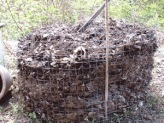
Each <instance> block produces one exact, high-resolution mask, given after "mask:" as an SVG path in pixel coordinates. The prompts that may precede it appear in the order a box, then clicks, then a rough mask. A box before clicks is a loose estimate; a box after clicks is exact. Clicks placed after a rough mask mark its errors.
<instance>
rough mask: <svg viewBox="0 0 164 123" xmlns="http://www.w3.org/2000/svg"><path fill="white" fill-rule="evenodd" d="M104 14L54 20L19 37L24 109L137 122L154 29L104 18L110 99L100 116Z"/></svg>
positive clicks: (65, 118)
mask: <svg viewBox="0 0 164 123" xmlns="http://www.w3.org/2000/svg"><path fill="white" fill-rule="evenodd" d="M104 22H105V20H104V19H100V18H98V19H95V21H94V22H93V23H92V24H91V25H90V26H89V27H88V28H87V29H86V30H85V31H84V32H77V30H78V29H79V28H80V27H81V26H82V24H79V25H66V24H60V25H58V24H56V25H52V26H47V27H43V28H41V29H40V30H37V31H35V32H32V33H31V34H29V35H28V36H26V37H25V38H24V39H21V40H20V43H19V49H18V53H17V56H18V68H19V79H18V81H19V86H20V92H21V95H22V97H23V99H24V105H25V108H24V109H25V111H27V112H35V113H36V114H37V116H38V117H39V118H41V119H42V120H44V121H46V122H48V121H52V122H54V123H85V122H86V123H88V122H94V123H103V122H104V123H109V122H110V123H117V122H118V123H120V122H121V123H133V122H135V123H138V122H139V123H142V122H146V121H145V118H144V116H145V112H144V109H143V108H142V107H143V105H144V101H145V98H146V96H147V95H146V89H147V85H148V84H149V82H150V80H151V71H152V69H153V58H152V57H153V55H154V52H155V50H156V48H157V45H156V38H155V33H154V31H152V30H149V29H147V28H145V27H141V26H139V25H134V24H126V23H125V22H123V21H115V20H112V19H110V20H109V28H110V29H109V32H108V33H109V34H110V47H109V91H108V92H109V97H108V98H109V100H108V103H107V108H108V119H105V105H104V96H105V68H106V66H105V62H106V61H105V58H106V56H105V55H106V42H105V39H106V37H105V24H104Z"/></svg>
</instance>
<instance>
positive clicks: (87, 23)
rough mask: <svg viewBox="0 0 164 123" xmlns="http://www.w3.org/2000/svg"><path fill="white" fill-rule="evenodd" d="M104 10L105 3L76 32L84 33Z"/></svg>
mask: <svg viewBox="0 0 164 123" xmlns="http://www.w3.org/2000/svg"><path fill="white" fill-rule="evenodd" d="M108 1H110V0H108ZM104 8H105V2H104V3H103V4H102V5H101V6H100V7H99V8H98V10H97V11H96V12H95V13H94V14H93V15H92V16H91V18H90V19H89V20H88V21H87V22H86V23H85V24H84V25H83V26H82V27H81V28H80V29H79V30H78V32H84V31H85V30H86V28H87V27H88V26H89V25H90V24H91V23H92V22H93V20H94V19H95V18H96V17H97V16H98V15H99V14H100V13H101V11H102V10H103V9H104Z"/></svg>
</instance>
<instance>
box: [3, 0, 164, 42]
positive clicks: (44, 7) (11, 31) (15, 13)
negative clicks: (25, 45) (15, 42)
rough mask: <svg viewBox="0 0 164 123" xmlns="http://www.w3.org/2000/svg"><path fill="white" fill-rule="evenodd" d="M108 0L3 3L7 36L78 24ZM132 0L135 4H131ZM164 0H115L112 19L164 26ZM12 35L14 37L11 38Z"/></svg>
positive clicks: (5, 34)
mask: <svg viewBox="0 0 164 123" xmlns="http://www.w3.org/2000/svg"><path fill="white" fill-rule="evenodd" d="M103 1H104V0H1V1H0V6H1V7H0V22H1V23H6V24H7V25H8V26H7V28H5V29H3V32H4V33H3V34H4V37H5V38H6V39H7V38H12V39H18V38H19V37H20V36H21V35H25V34H27V33H29V32H30V30H31V29H32V28H37V27H40V26H42V25H43V24H49V23H60V22H64V23H74V22H77V21H78V20H83V19H84V18H87V17H89V16H91V14H92V13H93V12H94V11H95V10H96V9H97V8H98V7H99V6H100V5H101V4H102V2H103ZM130 1H131V2H130ZM163 6H164V0H156V1H155V2H154V0H111V3H110V10H109V13H110V16H111V17H112V18H115V19H125V20H127V21H134V22H137V23H144V24H146V25H148V26H158V27H164V8H163ZM9 35H10V37H9Z"/></svg>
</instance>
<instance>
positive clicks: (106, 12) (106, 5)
mask: <svg viewBox="0 0 164 123" xmlns="http://www.w3.org/2000/svg"><path fill="white" fill-rule="evenodd" d="M108 2H109V1H108V0H105V29H106V31H105V33H106V80H105V118H106V120H107V119H108V105H107V104H108V85H109V29H108V7H109V6H108Z"/></svg>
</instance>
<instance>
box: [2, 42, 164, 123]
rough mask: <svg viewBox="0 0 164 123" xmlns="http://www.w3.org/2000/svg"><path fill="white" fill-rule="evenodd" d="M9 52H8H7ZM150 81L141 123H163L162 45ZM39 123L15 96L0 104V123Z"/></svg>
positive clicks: (12, 66) (10, 58)
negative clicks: (149, 108) (147, 113)
mask: <svg viewBox="0 0 164 123" xmlns="http://www.w3.org/2000/svg"><path fill="white" fill-rule="evenodd" d="M7 46H8V48H7V49H8V52H7V55H6V61H7V68H8V69H9V71H10V72H11V74H12V75H13V78H14V79H13V86H12V93H14V95H17V92H18V91H19V88H18V87H17V81H16V78H17V77H16V75H17V69H16V68H17V67H16V58H15V53H14V49H13V50H12V48H11V47H12V46H10V45H7ZM9 50H10V51H9ZM152 77H153V79H152V81H151V84H150V86H149V88H150V92H149V93H150V98H149V99H148V101H147V103H146V104H147V106H146V107H151V108H152V109H153V110H151V111H150V112H151V113H150V114H151V115H148V116H146V118H147V119H149V120H148V121H146V122H141V123H164V44H160V45H159V48H158V50H157V51H156V53H155V55H154V69H153V71H152ZM30 122H31V123H32V122H34V123H39V121H38V120H37V119H36V116H35V114H29V115H27V114H25V113H23V110H22V106H21V105H20V103H19V99H18V97H17V96H13V97H12V98H11V99H10V100H9V101H8V100H7V101H6V102H5V103H1V104H0V123H30Z"/></svg>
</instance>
